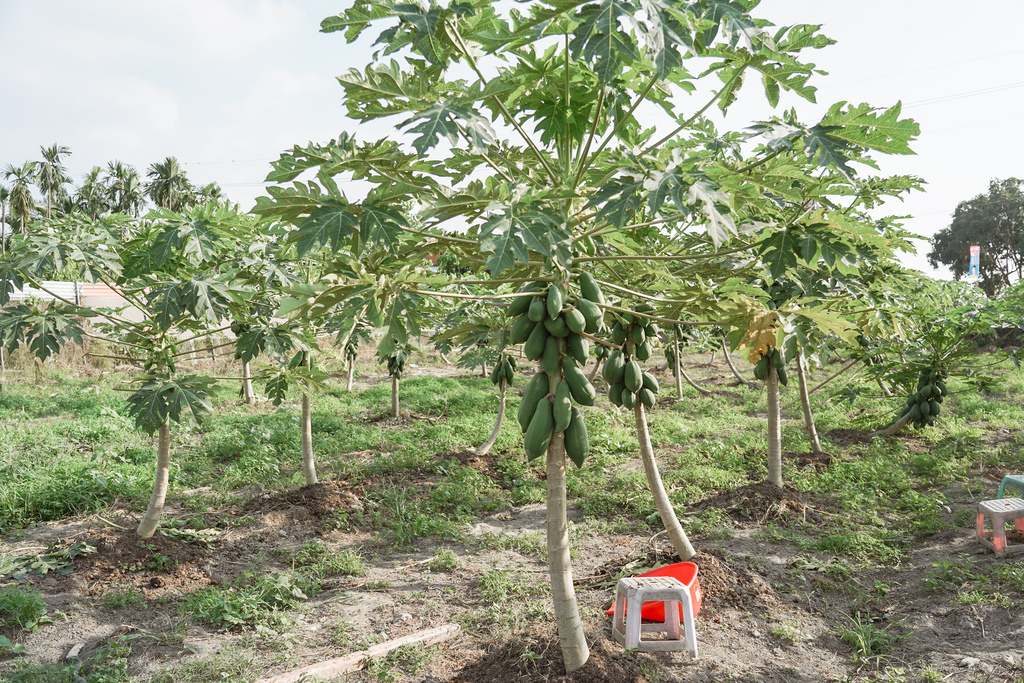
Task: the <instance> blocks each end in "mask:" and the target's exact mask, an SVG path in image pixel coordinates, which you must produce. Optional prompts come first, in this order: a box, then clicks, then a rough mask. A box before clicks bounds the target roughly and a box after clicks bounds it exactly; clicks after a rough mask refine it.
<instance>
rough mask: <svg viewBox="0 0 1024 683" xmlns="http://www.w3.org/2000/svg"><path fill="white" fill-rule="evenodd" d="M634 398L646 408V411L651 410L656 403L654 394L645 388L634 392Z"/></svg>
mask: <svg viewBox="0 0 1024 683" xmlns="http://www.w3.org/2000/svg"><path fill="white" fill-rule="evenodd" d="M636 396H637V398H638V399H639V400H640V403H643V404H644V408H647V410H650V409H651V408H653V407H654V404H655V402H656V401H657V397H655V395H654V392H653V391H651V390H650V389H647V388H646V387H644V388H641V389H640V391H638V392H636Z"/></svg>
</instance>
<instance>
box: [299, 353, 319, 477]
mask: <svg viewBox="0 0 1024 683" xmlns="http://www.w3.org/2000/svg"><path fill="white" fill-rule="evenodd" d="M302 365H303V367H305V368H309V367H311V366H312V359H311V358H310V357H309V352H308V351H307V352H306V353H304V354H303V357H302ZM302 390H303V391H302V418H301V419H302V424H301V426H300V431H301V439H302V476H303V477H305V479H306V485H307V486H309V485H311V484H315V483H317V477H316V461H315V460H313V415H312V413H313V411H312V405H311V403H312V401H311V399H310V396H309V392H310V388H309V387H308V386H307V387H302Z"/></svg>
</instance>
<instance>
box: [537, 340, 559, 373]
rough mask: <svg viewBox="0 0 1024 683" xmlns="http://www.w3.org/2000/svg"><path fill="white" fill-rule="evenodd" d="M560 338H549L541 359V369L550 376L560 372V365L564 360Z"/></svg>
mask: <svg viewBox="0 0 1024 683" xmlns="http://www.w3.org/2000/svg"><path fill="white" fill-rule="evenodd" d="M559 346H560V344H559V343H558V337H548V338H547V341H545V342H544V355H543V356H541V359H540V369H541V370H543V371H544V372H546V373H548V374H549V375H554V374H555V373H557V372H558V363H559V361H561V359H562V354H561V349H559Z"/></svg>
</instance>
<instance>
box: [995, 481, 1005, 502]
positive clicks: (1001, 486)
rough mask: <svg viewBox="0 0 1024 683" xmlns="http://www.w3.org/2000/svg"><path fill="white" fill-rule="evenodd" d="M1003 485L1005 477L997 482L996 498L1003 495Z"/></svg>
mask: <svg viewBox="0 0 1024 683" xmlns="http://www.w3.org/2000/svg"><path fill="white" fill-rule="evenodd" d="M1004 486H1006V479H1003V480H1002V481H1001V482H999V493H997V494H996V498H1002V497H1003V487H1004Z"/></svg>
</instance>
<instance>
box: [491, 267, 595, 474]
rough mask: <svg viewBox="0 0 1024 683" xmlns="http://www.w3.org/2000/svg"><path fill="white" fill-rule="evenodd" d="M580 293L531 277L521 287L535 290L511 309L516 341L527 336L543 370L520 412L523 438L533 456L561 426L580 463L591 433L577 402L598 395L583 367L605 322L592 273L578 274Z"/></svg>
mask: <svg viewBox="0 0 1024 683" xmlns="http://www.w3.org/2000/svg"><path fill="white" fill-rule="evenodd" d="M580 290H581V296H580V297H579V298H576V299H575V300H570V299H569V297H568V296H567V293H566V289H565V287H564V286H563V284H562V283H560V282H555V283H531V284H529V285H527V286H526V287H525V288H524V289H523V292H524V293H526V292H534V294H533V295H532V296H522V297H518V298H516V300H515V301H514V302H513V304H512V305H511V306H509V313H510V314H511V315H514V316H518V317H517V319H516V321H515V322H514V323H513V324H512V343H514V344H518V343H520V342H524V341H525V345H524V346H523V353H524V355H525V356H526V357H527V358H529V359H530V360H535V361H538V366H539V370H538V372H537V374H536V375H534V376H533V379H531V380H530V383H529V384H527V386H526V389H525V390H524V391H523V400H522V403H520V405H519V413H518V415H517V417H518V420H519V426H520V427H521V428H522V430H523V433H524V434H525V437H524V440H523V443H524V446H525V449H526V457H527V458H528V459H530V460H533V459H534V458H538V457H540V456H541V455H543V454H544V453H545V452H546V451H547V449H548V445H549V444H550V443H551V437H552V436H553V435H554V434H555V433H557V432H563V433H564V437H565V453H566V455H568V456H569V458H570V459H571V460H572V461H573V462H574V463H576V465H577V466H579V467H582V466H583V461H584V460H585V459H586V457H587V455H588V453H589V452H590V437H589V436H588V435H587V425H586V423H585V422H584V420H583V413H582V412H581V411H580V409H579V408H578V407H577V406H576V405H573V402H575V403H576V404H579V405H584V406H592V405H594V399H596V398H597V391H596V390H595V389H594V385H592V384H591V383H590V380H588V379H587V376H586V374H584V372H583V367H582V366H584V365H586V363H587V361H588V360H589V357H590V342H589V341H588V339H587V337H586V336H584V335H593V334H597V333H599V332H600V331H601V328H602V327H603V313H602V312H601V309H600V307H599V306H598V304H599V303H603V301H604V297H603V295H602V294H601V290H600V288H599V287H598V286H597V282H596V281H594V279H593V277H592V276H589V274H584V276H581V277H580Z"/></svg>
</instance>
